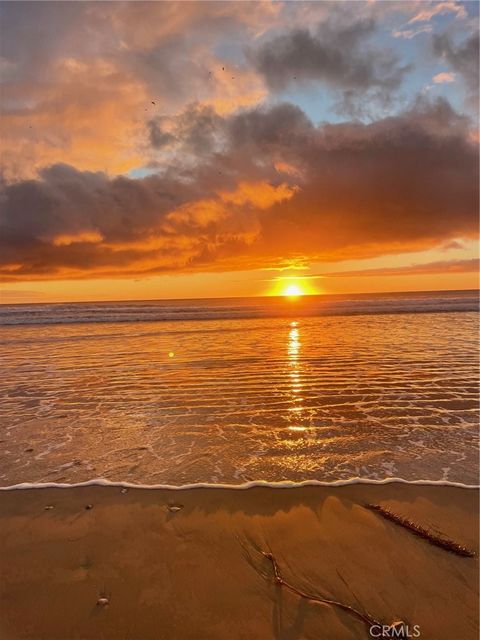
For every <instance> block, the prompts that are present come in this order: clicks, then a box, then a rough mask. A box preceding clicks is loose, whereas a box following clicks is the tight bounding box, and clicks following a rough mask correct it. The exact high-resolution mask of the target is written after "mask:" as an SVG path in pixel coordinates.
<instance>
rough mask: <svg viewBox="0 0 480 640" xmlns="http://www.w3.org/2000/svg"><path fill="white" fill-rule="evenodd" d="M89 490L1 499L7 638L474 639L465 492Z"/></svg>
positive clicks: (475, 547)
mask: <svg viewBox="0 0 480 640" xmlns="http://www.w3.org/2000/svg"><path fill="white" fill-rule="evenodd" d="M94 482H95V481H90V482H89V483H82V484H81V486H78V485H77V486H71V485H67V486H66V487H65V486H64V487H60V486H55V487H50V488H49V487H46V486H43V487H38V486H37V487H35V488H27V487H25V486H23V488H21V489H18V490H12V489H11V490H5V489H4V490H3V491H1V492H0V518H1V522H0V549H1V551H0V573H1V575H2V580H1V584H0V586H1V596H2V598H1V612H0V613H1V615H0V622H1V626H0V631H2V637H4V638H5V639H6V640H24V639H29V640H34V639H35V640H37V639H45V640H65V639H66V638H68V640H80V639H81V640H97V639H98V638H102V639H104V640H110V639H111V640H118V639H119V638H128V639H129V640H150V639H151V640H159V639H162V638H165V639H167V638H172V639H174V640H203V638H205V640H207V639H208V640H224V639H226V638H229V639H231V640H237V639H238V640H240V639H242V640H243V638H245V640H247V638H248V640H257V639H258V640H264V639H266V638H278V639H282V640H283V639H285V638H302V639H303V638H305V639H310V638H311V639H312V640H313V639H314V638H319V637H324V638H332V640H333V639H335V640H344V639H345V640H347V639H349V638H369V637H374V636H372V635H371V634H370V633H369V629H368V628H367V627H368V625H367V623H366V622H365V619H368V620H374V621H378V622H381V623H382V624H387V625H390V624H392V623H394V622H398V621H402V622H403V623H404V624H405V625H408V626H409V628H410V632H411V633H413V632H412V629H413V627H414V625H418V626H419V629H420V633H421V635H420V636H419V637H420V638H425V639H427V640H428V639H429V638H430V639H433V638H435V640H451V638H452V637H459V638H460V637H461V638H462V640H470V638H472V640H473V638H476V637H477V631H478V607H477V595H478V594H477V588H478V583H477V575H478V573H477V572H478V551H479V540H478V530H477V519H478V496H479V490H478V488H465V487H458V486H452V485H449V484H445V483H441V484H439V483H436V484H432V483H425V482H424V481H414V482H407V481H403V482H398V481H396V480H387V481H377V482H372V481H353V482H352V481H350V482H349V484H345V483H344V484H343V485H342V486H338V485H337V486H332V485H331V484H328V483H327V484H317V483H316V484H315V485H312V483H302V485H295V486H292V485H291V484H290V486H289V487H288V488H289V489H290V490H289V491H283V490H281V489H282V488H287V487H284V486H282V487H279V486H268V485H263V486H254V487H245V486H243V487H242V486H238V485H235V486H234V487H233V488H222V487H220V486H218V485H217V486H216V487H215V485H213V486H212V485H209V486H207V487H201V486H199V485H196V486H194V487H190V488H188V487H176V488H168V489H167V488H139V487H138V486H134V487H127V486H122V485H123V484H125V483H117V484H110V483H109V484H98V483H97V484H94ZM239 489H241V490H239ZM372 504H376V505H380V506H381V507H382V508H383V509H385V510H388V511H389V512H392V513H394V514H396V515H398V516H399V517H400V518H404V519H408V521H411V522H413V523H415V524H416V525H418V526H419V527H420V528H422V527H423V528H425V529H428V531H431V532H433V534H434V535H436V536H439V537H440V538H443V539H445V538H446V539H448V540H453V541H454V542H455V543H456V544H457V545H459V546H461V547H463V546H464V547H465V548H468V549H469V550H470V551H472V552H473V553H475V556H474V557H460V556H459V555H456V554H455V553H454V552H451V551H448V550H447V549H445V548H439V547H438V546H435V544H433V543H431V542H429V541H428V540H427V539H422V538H421V537H419V536H418V535H416V534H415V533H414V532H412V531H410V530H408V529H406V528H405V527H404V526H400V525H399V524H398V523H397V522H393V521H389V520H387V519H385V517H382V514H381V513H378V512H375V511H373V510H371V509H370V508H368V505H372ZM270 556H271V558H270ZM275 566H277V568H278V572H279V575H277V576H276V574H275ZM362 616H363V618H365V616H367V617H366V618H365V619H363V618H362ZM400 637H401V636H400Z"/></svg>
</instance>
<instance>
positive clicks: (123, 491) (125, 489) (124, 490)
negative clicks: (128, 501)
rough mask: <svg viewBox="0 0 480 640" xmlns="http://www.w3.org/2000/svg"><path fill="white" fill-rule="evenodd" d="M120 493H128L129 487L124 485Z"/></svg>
mask: <svg viewBox="0 0 480 640" xmlns="http://www.w3.org/2000/svg"><path fill="white" fill-rule="evenodd" d="M120 493H128V489H127V487H123V489H122V490H121V492H120Z"/></svg>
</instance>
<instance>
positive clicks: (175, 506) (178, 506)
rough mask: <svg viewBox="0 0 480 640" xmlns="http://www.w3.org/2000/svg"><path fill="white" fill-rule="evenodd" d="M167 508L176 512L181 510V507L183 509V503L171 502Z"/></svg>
mask: <svg viewBox="0 0 480 640" xmlns="http://www.w3.org/2000/svg"><path fill="white" fill-rule="evenodd" d="M167 509H168V510H169V511H171V512H172V513H176V512H177V511H180V509H183V504H169V505H168V507H167Z"/></svg>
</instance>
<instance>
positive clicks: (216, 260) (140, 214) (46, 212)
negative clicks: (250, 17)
mask: <svg viewBox="0 0 480 640" xmlns="http://www.w3.org/2000/svg"><path fill="white" fill-rule="evenodd" d="M187 122H188V126H187V127H185V125H184V120H183V117H180V118H179V120H178V122H176V123H174V125H173V127H172V133H171V134H170V135H171V136H172V137H173V138H174V139H175V141H176V142H175V144H177V145H179V148H180V149H182V150H185V149H189V150H190V152H191V154H192V156H193V157H196V159H197V160H196V162H193V163H192V162H190V163H185V162H184V160H183V158H184V156H185V153H184V152H183V151H182V153H180V154H178V157H180V158H181V159H182V160H181V161H178V164H176V165H175V164H172V165H169V166H167V167H163V168H162V169H161V170H159V173H157V174H155V175H152V176H149V177H146V178H144V179H130V178H126V177H117V178H109V177H108V176H107V175H105V174H103V173H98V172H85V171H78V170H77V169H75V168H73V167H71V166H67V165H55V166H53V167H51V168H49V169H45V170H43V171H42V172H41V173H40V176H39V178H38V179H33V180H26V181H20V182H16V183H13V184H6V185H4V187H3V192H2V200H3V211H4V214H3V217H2V227H1V234H0V235H1V251H0V255H1V257H2V274H3V277H4V278H5V279H7V280H14V279H17V278H24V277H26V276H28V277H30V278H45V277H87V276H91V275H95V276H99V275H106V274H107V275H111V274H117V275H118V274H122V273H123V274H133V273H135V274H140V273H154V272H157V273H158V272H164V271H165V272H170V271H176V270H193V269H197V270H200V269H203V270H215V269H236V268H243V267H245V265H249V266H250V267H251V266H269V265H271V264H272V262H273V261H277V262H278V261H282V260H285V261H286V260H292V259H298V260H300V261H301V260H315V261H319V260H320V261H321V260H332V259H341V258H342V257H345V256H347V255H348V256H349V257H367V256H372V255H378V254H379V253H388V252H393V251H398V250H399V249H402V250H405V249H407V250H408V249H412V250H413V249H419V248H423V247H429V246H434V245H436V244H439V243H441V242H444V241H445V240H448V239H449V238H451V237H469V236H470V237H471V236H474V235H475V234H476V233H477V225H478V221H477V212H478V194H477V172H478V155H477V149H476V147H475V146H474V145H473V144H472V143H471V142H470V141H469V137H468V126H467V125H468V123H467V121H466V119H465V118H463V117H461V116H459V115H458V114H456V113H455V112H454V111H453V109H452V108H451V107H450V106H449V105H448V103H446V102H443V101H438V102H436V103H428V102H419V103H417V104H416V105H415V106H414V108H412V109H410V110H409V111H406V112H404V113H402V114H400V115H398V116H396V117H388V118H385V119H383V120H379V121H377V122H374V123H371V124H361V123H358V122H350V123H343V124H337V125H328V124H327V125H320V126H315V125H314V124H313V123H312V122H311V121H310V120H309V119H308V118H307V117H306V115H305V114H304V113H303V112H302V111H301V109H299V108H298V107H295V106H293V105H291V104H288V103H285V104H280V105H277V106H274V107H271V108H268V109H267V108H260V107H258V108H253V109H246V110H243V111H241V112H238V113H235V114H232V115H229V116H223V117H222V116H218V115H214V114H213V112H212V111H211V109H210V108H207V107H206V108H203V109H202V108H198V109H190V111H189V115H188V118H187ZM206 123H208V126H206ZM152 143H153V145H154V146H155V144H156V141H155V140H152Z"/></svg>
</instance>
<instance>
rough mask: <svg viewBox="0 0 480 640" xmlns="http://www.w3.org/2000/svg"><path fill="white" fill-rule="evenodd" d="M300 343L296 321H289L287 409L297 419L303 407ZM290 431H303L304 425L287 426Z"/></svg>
mask: <svg viewBox="0 0 480 640" xmlns="http://www.w3.org/2000/svg"><path fill="white" fill-rule="evenodd" d="M301 346H302V343H301V342H300V330H299V328H298V322H291V323H290V331H289V332H288V343H287V355H288V362H289V365H290V372H289V374H288V375H289V378H290V394H291V398H290V400H291V404H292V406H291V407H290V408H289V411H290V412H291V413H292V414H293V415H294V416H295V419H296V420H297V419H299V418H300V417H301V414H302V412H303V407H302V406H301V403H302V402H303V397H302V396H301V395H300V394H301V393H302V390H303V385H302V380H301V377H300V349H301ZM288 429H289V430H290V431H305V427H302V426H299V425H296V426H295V425H294V426H290V427H288Z"/></svg>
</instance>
